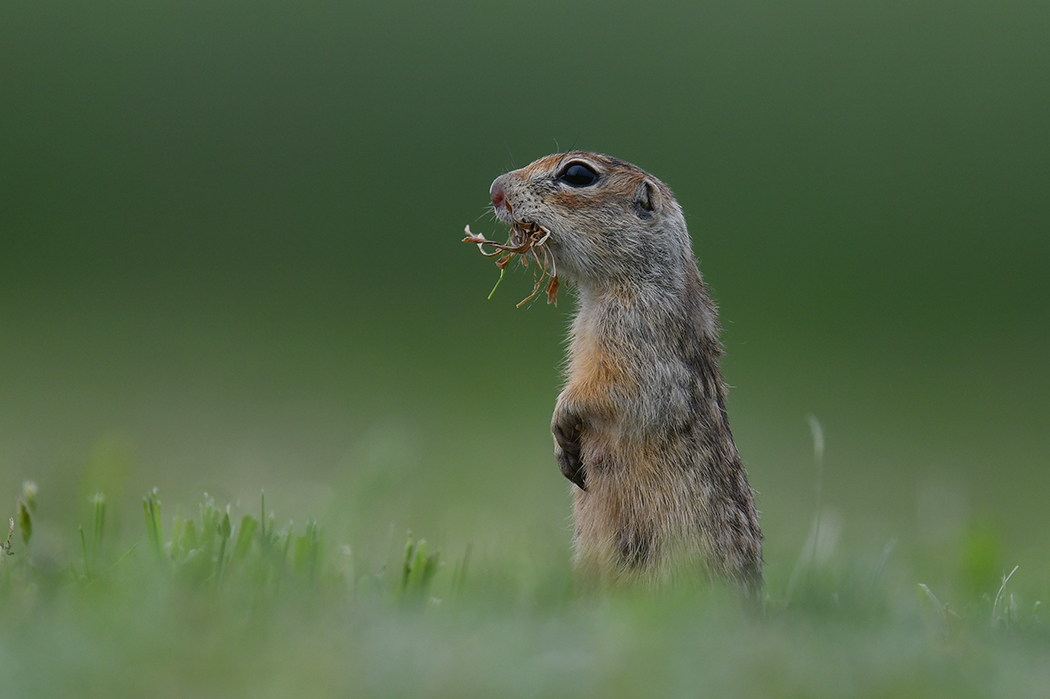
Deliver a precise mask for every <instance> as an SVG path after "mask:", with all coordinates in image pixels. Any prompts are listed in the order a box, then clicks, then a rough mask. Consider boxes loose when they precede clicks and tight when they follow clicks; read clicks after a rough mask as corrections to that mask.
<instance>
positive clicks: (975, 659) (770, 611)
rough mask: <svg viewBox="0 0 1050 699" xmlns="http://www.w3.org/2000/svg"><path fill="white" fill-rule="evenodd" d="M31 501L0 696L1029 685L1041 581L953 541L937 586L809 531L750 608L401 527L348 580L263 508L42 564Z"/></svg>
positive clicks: (854, 693)
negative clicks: (386, 550) (997, 568)
mask: <svg viewBox="0 0 1050 699" xmlns="http://www.w3.org/2000/svg"><path fill="white" fill-rule="evenodd" d="M37 497H38V493H37V492H36V488H35V486H32V485H31V484H27V485H26V487H25V488H24V489H23V494H22V497H21V498H19V500H18V503H17V505H16V508H15V516H14V517H13V519H12V521H13V525H12V526H11V527H10V533H11V535H10V537H8V540H7V542H6V543H4V545H3V546H4V552H3V554H2V558H3V560H2V562H0V607H2V610H0V621H2V624H0V686H2V687H3V688H4V690H3V692H2V694H3V695H4V696H20V697H45V696H47V697H53V696H107V697H109V696H157V697H186V696H253V697H256V696H258V697H300V696H392V697H393V696H427V697H431V696H437V697H464V696H467V697H469V696H479V697H489V696H492V697H497V696H498V697H557V696H567V697H568V696H572V697H580V696H584V697H636V696H660V697H664V696H718V697H759V696H761V697H810V696H813V697H825V696H826V697H909V696H915V697H931V696H933V697H938V696H944V697H989V696H1009V697H1018V696H1045V692H1046V691H1047V688H1048V687H1050V663H1048V662H1047V658H1048V657H1050V625H1048V624H1047V623H1046V621H1045V618H1044V615H1043V614H1042V611H1041V609H1042V604H1041V600H1038V599H1035V598H1034V597H1033V596H1032V592H1033V591H1037V590H1040V589H1043V590H1045V589H1046V581H1045V580H1042V581H1040V580H1034V579H1032V577H1031V576H1030V575H1028V576H1026V574H1025V568H1026V567H1030V568H1032V569H1033V570H1034V569H1036V568H1037V566H1035V565H1032V566H1025V565H1023V564H1022V565H1021V566H1020V567H1018V568H1013V571H1012V572H1010V571H1005V572H1006V574H1005V575H1002V576H999V577H998V579H997V580H992V581H991V584H987V583H988V578H987V575H988V570H987V561H988V560H989V555H990V554H989V551H988V550H987V549H988V547H989V546H994V545H995V544H994V542H993V543H989V538H988V536H987V535H986V534H984V533H982V532H980V531H979V530H973V531H971V532H970V533H968V534H966V535H964V537H963V540H962V541H960V542H958V545H959V549H960V552H961V553H960V555H959V556H957V557H956V559H957V560H956V564H955V565H947V566H945V569H944V570H935V571H934V572H935V573H936V574H937V577H939V578H940V579H943V580H952V581H954V582H952V583H951V584H948V583H945V584H944V585H943V587H940V588H938V587H937V586H934V585H927V584H925V583H924V582H923V581H921V580H915V579H911V578H909V577H908V575H909V574H908V572H907V570H908V568H907V566H906V565H904V564H903V562H901V561H899V560H898V558H899V557H898V556H897V552H896V548H897V547H896V546H894V545H893V544H892V542H891V543H890V544H887V546H886V547H884V548H883V549H882V550H880V551H875V552H870V553H871V554H872V555H870V556H869V555H866V552H863V551H854V552H852V553H842V552H834V551H831V552H829V551H828V550H826V549H827V547H826V546H824V542H826V541H827V540H828V537H829V535H833V534H834V532H833V531H830V532H829V529H830V530H833V529H834V522H830V523H829V522H826V521H825V522H824V523H823V524H822V525H821V526H822V532H823V533H820V534H819V535H818V536H816V537H815V538H811V540H810V541H809V542H806V543H805V544H803V545H802V546H801V547H800V551H801V553H800V554H799V557H798V560H797V561H794V562H793V563H792V565H779V564H775V565H771V566H770V568H769V575H768V581H767V586H766V599H765V604H764V609H763V611H762V613H761V614H754V613H752V612H748V611H746V610H744V609H742V608H741V606H740V605H739V604H738V602H737V601H736V599H735V598H734V597H733V595H732V594H729V593H727V592H726V591H724V590H719V589H716V588H711V589H705V590H688V591H687V590H669V591H663V592H660V593H643V592H640V591H630V590H620V591H605V592H594V591H591V592H583V591H579V590H577V589H575V588H574V587H573V584H572V579H571V575H569V574H568V572H567V567H566V566H565V565H563V563H564V562H563V561H549V560H547V561H544V560H540V557H541V554H538V553H537V552H533V551H521V550H507V551H497V552H495V553H494V554H491V555H489V556H487V557H485V558H484V559H483V560H477V559H478V557H477V556H474V559H475V560H471V555H470V551H469V549H468V551H467V552H466V553H465V554H464V555H462V556H460V557H458V558H456V559H454V560H452V561H451V563H450V564H449V565H444V562H443V561H444V559H443V557H442V556H441V555H439V553H438V552H437V551H435V550H433V548H432V547H429V546H428V545H427V544H426V542H425V541H423V540H421V539H418V540H417V539H415V538H413V537H412V536H411V535H410V536H409V537H408V538H407V541H406V543H405V545H404V548H403V549H402V550H401V552H400V553H397V552H391V558H392V560H395V561H397V562H398V563H397V566H395V567H392V569H387V567H386V566H381V567H379V568H378V569H362V568H361V567H360V566H359V565H358V564H356V563H355V560H354V555H353V552H352V551H351V550H349V548H348V547H345V546H340V545H337V544H335V543H333V542H330V541H329V540H328V537H327V536H326V531H325V528H324V526H323V524H322V523H318V522H315V521H313V520H308V521H307V523H306V524H305V525H303V526H300V527H296V526H294V525H292V524H291V523H288V524H285V525H283V526H281V525H279V524H278V522H277V520H276V517H275V516H274V515H273V514H267V511H266V504H265V498H263V499H262V502H261V508H260V510H259V511H258V513H257V514H258V516H257V515H256V513H254V512H240V511H238V510H237V509H236V508H234V507H231V506H225V507H219V506H217V505H216V503H215V501H214V500H213V499H212V498H210V497H207V496H205V497H204V499H203V500H202V502H201V503H200V504H199V505H198V507H197V508H196V510H195V511H194V512H193V513H192V514H190V513H188V512H185V513H184V512H183V511H181V510H180V509H179V508H175V509H174V512H170V511H169V509H168V508H167V507H166V506H165V505H164V503H162V501H161V498H160V494H159V493H158V492H157V491H156V490H153V491H152V492H150V493H148V494H147V496H146V497H145V498H144V499H143V515H144V523H145V526H144V529H145V531H144V532H142V534H141V535H140V536H138V537H137V540H133V541H130V542H128V541H117V540H114V539H112V538H111V537H110V536H109V535H108V531H109V529H108V528H107V508H106V499H105V497H104V496H102V495H101V494H100V495H98V496H96V497H95V498H94V499H93V509H92V521H91V522H90V528H89V529H87V530H85V528H84V527H81V528H80V529H79V530H78V533H77V534H78V535H77V536H73V535H72V533H71V534H70V536H69V539H70V543H69V545H68V546H67V547H66V550H75V551H77V552H78V553H77V554H76V555H75V556H72V557H70V559H69V560H64V559H62V558H61V557H60V554H58V553H56V550H50V551H45V550H43V549H42V547H41V550H38V544H39V543H41V542H38V541H37V535H36V533H35V532H36V529H34V527H37V528H39V526H40V525H42V524H44V523H40V522H35V519H36V517H35V512H36V499H37ZM140 531H141V530H140ZM815 531H816V529H815ZM133 539H136V538H135V537H133ZM52 547H53V543H52ZM53 548H54V547H53ZM992 554H994V552H992ZM523 557H524V558H526V559H529V560H530V565H527V566H522V565H520V563H519V562H520V560H521V559H522V558H523ZM993 558H994V555H993ZM949 569H950V570H949ZM1022 580H1024V581H1026V582H1025V583H1022V582H1021V581H1022ZM981 585H986V586H985V587H983V588H982V587H981Z"/></svg>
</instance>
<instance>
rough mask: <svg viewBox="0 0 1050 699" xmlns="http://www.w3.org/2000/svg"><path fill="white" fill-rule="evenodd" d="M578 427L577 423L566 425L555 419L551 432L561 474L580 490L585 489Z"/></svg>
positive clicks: (555, 456)
mask: <svg viewBox="0 0 1050 699" xmlns="http://www.w3.org/2000/svg"><path fill="white" fill-rule="evenodd" d="M580 428H581V425H579V424H573V425H572V426H571V427H566V423H562V422H559V421H555V423H554V424H553V425H551V433H552V434H553V435H554V458H556V459H557V460H558V466H560V467H561V473H562V475H563V476H565V477H566V478H568V479H569V480H570V481H572V482H573V483H575V484H576V485H577V486H578V487H579V489H580V490H587V485H586V474H585V472H584V470H583V459H581V458H580Z"/></svg>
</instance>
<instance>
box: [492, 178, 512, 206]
mask: <svg viewBox="0 0 1050 699" xmlns="http://www.w3.org/2000/svg"><path fill="white" fill-rule="evenodd" d="M489 196H491V197H492V205H493V206H494V207H496V208H497V209H499V208H500V207H501V206H506V205H507V196H506V194H504V192H503V185H501V184H500V183H499V180H496V181H495V182H493V183H492V187H490V188H489ZM507 208H508V209H509V208H510V207H509V206H507Z"/></svg>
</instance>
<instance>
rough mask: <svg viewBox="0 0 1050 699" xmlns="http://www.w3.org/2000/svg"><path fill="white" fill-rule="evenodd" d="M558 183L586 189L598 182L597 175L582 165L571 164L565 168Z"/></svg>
mask: <svg viewBox="0 0 1050 699" xmlns="http://www.w3.org/2000/svg"><path fill="white" fill-rule="evenodd" d="M558 181H559V182H564V183H565V184H567V185H569V186H570V187H587V186H589V185H592V184H594V183H595V182H597V181H598V173H597V172H595V171H594V170H592V169H591V168H589V167H587V166H586V165H584V164H583V163H573V164H572V165H569V167H567V168H565V170H564V172H562V173H561V175H560V176H559V177H558Z"/></svg>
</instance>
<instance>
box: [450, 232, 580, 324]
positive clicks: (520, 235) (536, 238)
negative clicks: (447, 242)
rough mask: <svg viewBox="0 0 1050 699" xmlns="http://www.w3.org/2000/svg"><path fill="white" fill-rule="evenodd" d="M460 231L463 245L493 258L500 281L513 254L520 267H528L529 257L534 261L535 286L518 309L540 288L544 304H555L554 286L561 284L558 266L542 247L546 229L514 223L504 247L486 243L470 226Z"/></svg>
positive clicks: (545, 241)
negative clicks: (543, 293)
mask: <svg viewBox="0 0 1050 699" xmlns="http://www.w3.org/2000/svg"><path fill="white" fill-rule="evenodd" d="M463 231H464V232H465V233H466V234H467V237H466V238H464V239H463V242H464V243H474V244H475V245H477V246H478V250H480V251H481V254H482V255H484V256H485V257H495V258H497V259H496V266H497V267H499V269H500V279H502V278H503V271H504V270H506V268H507V265H508V264H510V261H511V259H513V258H514V256H515V255H518V256H519V259H520V260H521V264H522V265H523V266H525V267H528V266H529V257H532V259H533V260H534V261H535V262H536V267H535V268H534V270H535V271H534V276H535V280H536V283H535V285H534V286H533V288H532V293H531V294H529V295H528V296H527V297H525V298H524V299H522V300H521V302H520V303H519V304H518V307H519V308H520V307H521V306H523V305H525V304H526V303H528V302H529V301H531V300H532V299H534V298H536V296H537V295H538V294H539V293H540V289H544V290H545V291H546V292H547V303H553V304H555V305H557V303H558V286H559V285H560V284H561V282H560V281H559V280H558V267H557V265H556V264H555V262H554V257H553V256H552V255H551V253H550V251H549V250H548V249H547V246H546V243H547V241H548V240H550V237H551V232H550V229H549V228H547V227H545V226H541V225H540V224H538V223H535V222H533V221H518V220H515V221H514V225H512V226H511V228H510V237H509V238H508V239H507V242H506V243H505V244H503V243H497V242H495V241H493V240H489V239H488V238H486V237H485V236H484V235H481V234H476V233H473V232H471V230H470V226H467V227H466V228H464V229H463ZM486 246H488V247H490V248H492V249H493V251H492V252H487V251H486V250H485V247H486ZM544 281H546V282H547V285H546V287H545V288H544V286H543V282H544ZM496 286H499V282H496ZM493 291H495V288H493ZM490 296H491V295H490Z"/></svg>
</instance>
